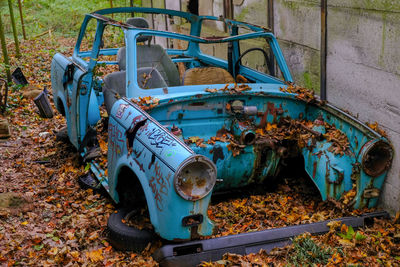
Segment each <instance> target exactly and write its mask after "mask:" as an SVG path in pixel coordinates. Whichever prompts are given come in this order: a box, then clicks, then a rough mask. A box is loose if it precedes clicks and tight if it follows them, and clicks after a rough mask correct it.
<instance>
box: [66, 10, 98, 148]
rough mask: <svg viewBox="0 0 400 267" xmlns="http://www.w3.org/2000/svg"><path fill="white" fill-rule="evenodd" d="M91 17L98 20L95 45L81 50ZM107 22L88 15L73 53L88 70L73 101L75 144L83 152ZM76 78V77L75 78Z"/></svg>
mask: <svg viewBox="0 0 400 267" xmlns="http://www.w3.org/2000/svg"><path fill="white" fill-rule="evenodd" d="M91 19H95V20H96V21H97V25H96V32H95V37H94V40H93V46H92V49H91V50H88V51H84V52H81V51H80V48H81V44H82V40H83V38H84V36H85V33H86V30H87V25H88V24H89V21H90V20H91ZM104 27H105V24H104V22H103V21H101V20H98V19H96V18H93V17H92V16H90V15H86V16H85V19H84V21H83V23H82V26H81V29H80V32H79V36H78V40H77V42H76V45H75V49H74V52H73V55H72V60H73V61H74V62H75V63H77V64H78V65H79V66H81V67H82V68H83V69H85V70H86V72H84V73H83V74H82V75H80V77H79V79H77V83H76V86H74V88H73V93H72V96H73V97H74V99H73V100H72V101H71V113H70V117H71V126H72V127H73V129H72V130H73V131H74V133H75V135H76V144H74V145H75V146H76V147H77V148H78V149H79V150H80V151H81V152H83V149H84V148H83V147H82V145H83V143H84V142H83V140H84V139H85V136H86V134H87V130H88V127H89V122H88V112H89V100H90V95H91V92H92V90H93V85H94V81H93V70H94V68H95V66H96V65H97V57H98V54H99V51H100V45H101V39H102V36H103V32H104ZM88 56H89V57H90V58H89V61H86V60H84V59H83V57H88ZM74 79H75V78H74Z"/></svg>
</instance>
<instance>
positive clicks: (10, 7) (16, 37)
mask: <svg viewBox="0 0 400 267" xmlns="http://www.w3.org/2000/svg"><path fill="white" fill-rule="evenodd" d="M8 8H9V9H10V18H11V26H12V30H13V34H14V42H15V52H16V57H20V56H21V52H20V51H19V42H18V35H17V28H16V27H15V20H14V10H13V7H12V1H11V0H8Z"/></svg>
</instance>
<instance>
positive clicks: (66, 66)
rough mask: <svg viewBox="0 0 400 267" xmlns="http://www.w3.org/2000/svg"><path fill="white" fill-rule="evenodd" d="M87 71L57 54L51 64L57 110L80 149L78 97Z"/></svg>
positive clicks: (73, 142) (71, 138) (70, 137)
mask: <svg viewBox="0 0 400 267" xmlns="http://www.w3.org/2000/svg"><path fill="white" fill-rule="evenodd" d="M86 73H87V71H86V70H85V69H84V68H83V67H82V66H80V65H78V64H76V63H74V62H73V60H72V59H71V58H68V57H66V56H64V55H63V54H61V53H57V54H56V55H55V56H54V57H53V60H52V63H51V83H52V90H53V98H54V103H55V105H56V107H57V110H58V111H59V112H60V113H62V114H64V115H65V117H66V121H67V126H68V136H69V139H70V141H71V143H72V144H73V145H74V146H75V147H78V144H79V142H78V127H77V121H76V107H77V103H76V101H75V100H76V95H77V88H78V87H80V86H79V85H80V84H81V81H82V79H83V77H84V76H85V75H86Z"/></svg>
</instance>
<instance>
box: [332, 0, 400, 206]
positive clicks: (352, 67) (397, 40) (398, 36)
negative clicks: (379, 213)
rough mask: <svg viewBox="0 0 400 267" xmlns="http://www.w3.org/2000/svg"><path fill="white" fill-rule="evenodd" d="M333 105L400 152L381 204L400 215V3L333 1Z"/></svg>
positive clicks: (389, 0)
mask: <svg viewBox="0 0 400 267" xmlns="http://www.w3.org/2000/svg"><path fill="white" fill-rule="evenodd" d="M328 12H329V13H328V60H327V62H328V66H327V69H328V73H327V90H328V100H329V101H330V102H331V103H333V104H335V105H337V106H339V107H341V108H343V109H346V110H349V111H350V112H351V113H353V114H355V115H358V117H359V118H360V119H361V120H362V121H368V122H375V121H377V122H378V123H379V125H380V126H381V127H382V128H383V129H384V130H385V131H386V132H387V133H388V135H389V139H390V140H391V141H392V144H393V146H394V149H395V152H396V154H395V157H394V162H393V166H392V168H391V170H390V172H389V174H388V176H387V178H386V182H385V185H384V189H383V192H382V194H381V202H380V203H381V205H382V206H383V207H384V208H386V209H388V210H390V211H392V212H393V211H399V210H400V155H399V153H400V1H397V0H386V1H385V0H383V1H382V0H380V1H372V0H369V1H354V0H353V1H346V0H330V1H329V10H328Z"/></svg>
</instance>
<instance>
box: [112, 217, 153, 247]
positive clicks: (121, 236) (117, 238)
mask: <svg viewBox="0 0 400 267" xmlns="http://www.w3.org/2000/svg"><path fill="white" fill-rule="evenodd" d="M127 214H128V211H127V210H126V209H120V210H118V212H117V213H112V214H111V215H110V217H109V218H108V222H107V229H108V239H109V241H110V244H111V245H112V246H113V247H114V248H115V249H117V250H124V251H125V250H129V251H135V252H142V251H143V250H144V249H145V248H146V246H147V245H148V244H149V243H150V242H152V241H154V240H155V238H156V236H155V234H154V233H153V232H151V231H149V230H139V229H136V228H134V227H130V226H128V225H126V224H125V223H123V222H122V219H124V218H125V216H126V215H127Z"/></svg>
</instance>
